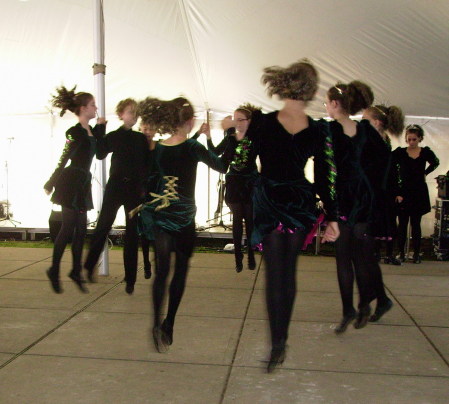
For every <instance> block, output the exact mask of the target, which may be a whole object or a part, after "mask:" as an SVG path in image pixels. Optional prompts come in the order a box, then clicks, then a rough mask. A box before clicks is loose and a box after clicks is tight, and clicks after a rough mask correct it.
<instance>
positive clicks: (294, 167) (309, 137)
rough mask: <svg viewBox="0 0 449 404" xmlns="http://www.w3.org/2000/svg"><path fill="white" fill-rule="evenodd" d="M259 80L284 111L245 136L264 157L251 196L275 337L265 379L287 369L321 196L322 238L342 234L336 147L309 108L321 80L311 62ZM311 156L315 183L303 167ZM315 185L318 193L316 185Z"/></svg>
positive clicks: (254, 122)
mask: <svg viewBox="0 0 449 404" xmlns="http://www.w3.org/2000/svg"><path fill="white" fill-rule="evenodd" d="M264 72H265V73H264V75H263V76H262V81H263V83H264V84H266V85H267V86H268V88H267V91H268V94H269V95H270V96H272V95H278V96H279V97H280V98H281V100H282V101H283V104H284V105H283V107H282V109H281V110H279V111H274V112H271V113H269V114H262V113H260V112H255V113H253V114H252V118H251V123H250V126H249V128H248V132H247V137H248V139H249V140H250V141H251V142H252V147H253V148H254V152H255V153H256V154H258V155H259V158H260V163H261V172H260V175H259V177H258V178H257V180H256V183H255V186H254V193H253V206H254V229H253V234H252V244H253V245H257V244H258V243H262V244H263V252H264V254H263V259H264V261H265V268H266V271H265V273H266V302H267V310H268V317H269V324H270V333H271V353H270V359H269V361H268V365H267V372H272V371H273V370H274V369H275V368H276V366H278V365H279V364H280V363H283V361H284V359H285V355H286V343H287V338H288V328H289V325H290V319H291V314H292V310H293V305H294V301H295V297H296V264H297V258H298V255H299V253H300V250H301V248H302V246H303V243H304V239H305V237H306V234H307V233H308V232H309V231H310V230H311V228H312V227H313V225H314V222H315V221H316V219H317V217H316V206H317V204H316V202H317V201H316V194H317V193H318V194H319V195H320V197H321V199H322V200H323V202H324V207H325V210H326V214H327V220H328V225H327V228H326V231H325V234H324V237H323V239H322V241H323V242H325V241H335V240H336V239H337V238H338V235H339V230H338V224H337V221H336V220H337V204H336V195H335V176H336V171H335V165H334V161H333V150H332V140H331V136H330V133H329V131H328V125H327V124H326V123H325V122H315V121H314V120H313V119H312V118H310V117H309V116H307V115H306V113H305V108H306V106H307V104H308V102H309V101H310V100H312V99H313V98H314V96H315V93H316V91H317V89H318V73H317V71H316V70H315V68H314V66H313V65H312V64H311V63H310V62H309V61H308V60H306V59H303V60H300V61H299V62H296V63H293V64H292V65H290V66H289V67H286V68H283V67H277V66H275V67H267V68H265V69H264ZM312 156H314V162H315V164H314V166H315V184H311V183H310V182H309V181H307V179H306V178H305V174H304V167H305V165H306V163H307V161H308V159H309V157H312ZM314 185H315V186H314Z"/></svg>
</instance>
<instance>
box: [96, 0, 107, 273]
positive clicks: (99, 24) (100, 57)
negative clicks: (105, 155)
mask: <svg viewBox="0 0 449 404" xmlns="http://www.w3.org/2000/svg"><path fill="white" fill-rule="evenodd" d="M93 9H94V65H93V70H94V83H95V100H96V103H97V107H98V111H99V113H98V115H99V116H101V117H106V107H105V86H104V75H105V73H106V66H105V64H104V19H103V0H93ZM98 183H99V190H98V193H97V198H98V212H100V211H101V205H102V203H103V194H104V187H105V185H106V161H105V160H104V159H103V160H101V161H100V175H99V178H98ZM98 273H99V274H100V275H103V276H107V275H109V255H108V241H107V239H106V243H105V245H104V248H103V252H102V254H101V256H100V264H99V271H98Z"/></svg>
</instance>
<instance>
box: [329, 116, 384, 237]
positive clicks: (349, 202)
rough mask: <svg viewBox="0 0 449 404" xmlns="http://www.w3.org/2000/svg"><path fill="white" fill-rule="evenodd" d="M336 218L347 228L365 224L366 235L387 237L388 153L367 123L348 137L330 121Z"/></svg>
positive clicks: (364, 122)
mask: <svg viewBox="0 0 449 404" xmlns="http://www.w3.org/2000/svg"><path fill="white" fill-rule="evenodd" d="M330 128H331V131H332V134H333V140H334V151H335V162H336V165H337V172H338V175H337V199H338V208H339V219H340V221H342V222H344V223H346V224H347V225H349V226H351V227H352V226H354V225H355V224H356V223H367V224H368V231H369V233H370V235H372V236H376V237H388V236H390V235H391V231H392V230H391V229H390V224H389V213H388V206H387V204H388V198H387V183H388V175H389V171H390V161H391V153H390V149H389V147H388V145H387V144H386V143H385V141H384V140H383V139H382V137H381V136H380V135H379V133H378V132H377V131H376V129H374V128H373V126H372V125H371V124H370V122H369V121H367V120H362V121H361V122H358V123H357V133H356V134H355V135H354V136H352V137H350V136H348V135H346V134H345V133H344V132H343V127H342V126H341V125H340V124H339V123H338V122H337V121H332V122H331V123H330Z"/></svg>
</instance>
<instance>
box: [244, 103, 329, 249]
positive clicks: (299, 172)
mask: <svg viewBox="0 0 449 404" xmlns="http://www.w3.org/2000/svg"><path fill="white" fill-rule="evenodd" d="M277 116H278V111H274V112H271V113H269V114H262V113H255V114H254V115H253V117H252V120H251V124H250V127H249V128H248V132H247V136H248V138H249V139H250V140H251V142H253V144H252V147H253V148H254V151H255V154H258V155H259V158H260V162H261V166H262V168H261V172H260V175H259V177H258V179H257V180H256V183H255V187H254V193H253V204H254V231H253V235H252V244H253V245H257V244H259V243H261V242H262V240H263V238H264V236H265V235H268V234H269V233H271V232H272V231H273V230H274V229H276V228H278V226H279V225H281V226H282V227H283V228H284V229H285V230H286V231H287V229H288V230H290V231H300V232H304V233H308V232H309V231H310V230H311V228H312V226H313V224H314V223H315V221H316V219H317V198H316V194H318V195H319V196H320V198H321V199H322V201H323V203H324V208H325V212H326V217H327V219H328V220H330V221H336V220H337V200H336V192H335V178H336V170H335V164H334V160H333V148H332V137H331V134H330V132H329V130H328V125H327V123H326V122H324V121H314V120H313V119H312V118H310V117H309V118H308V123H309V126H308V127H307V128H305V129H304V130H302V131H300V132H298V133H296V134H294V135H292V134H290V133H289V132H287V131H286V130H285V128H284V127H283V126H282V125H281V123H280V122H279V121H278V118H277ZM310 157H314V167H315V168H314V170H315V182H314V184H311V183H310V182H309V181H308V180H307V179H306V177H305V174H304V167H305V165H306V163H307V161H308V159H309V158H310Z"/></svg>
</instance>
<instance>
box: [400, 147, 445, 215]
mask: <svg viewBox="0 0 449 404" xmlns="http://www.w3.org/2000/svg"><path fill="white" fill-rule="evenodd" d="M427 163H429V165H428V167H427V168H426V164H427ZM393 164H394V165H397V168H398V173H399V183H398V194H397V195H399V196H402V197H403V198H404V200H403V201H402V202H401V203H400V204H399V208H400V209H401V210H402V211H404V212H405V213H408V214H418V215H421V216H422V215H425V214H426V213H428V212H430V198H429V190H428V188H427V184H426V175H427V174H430V173H431V172H432V171H434V170H435V169H436V168H437V167H438V166H439V165H440V161H439V160H438V158H437V156H436V155H435V153H434V152H433V151H432V150H431V149H430V148H429V147H427V146H426V147H423V148H421V152H420V154H419V156H418V157H417V158H415V159H414V158H412V157H410V156H409V155H408V153H407V148H406V147H404V148H402V147H398V148H397V149H396V150H395V151H394V152H393Z"/></svg>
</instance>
